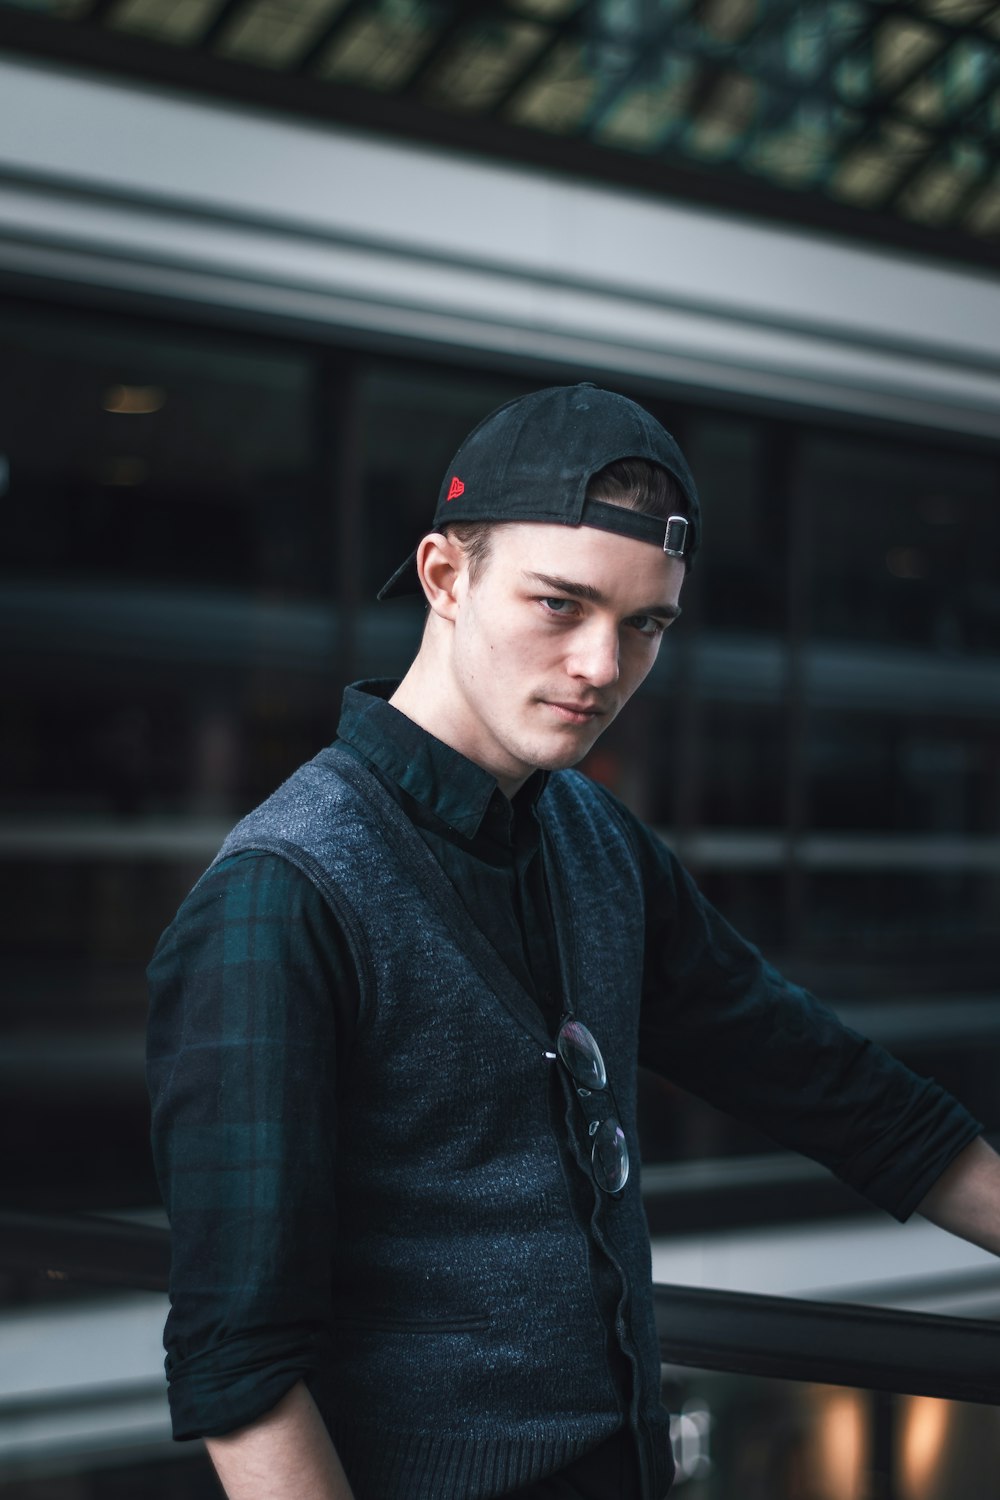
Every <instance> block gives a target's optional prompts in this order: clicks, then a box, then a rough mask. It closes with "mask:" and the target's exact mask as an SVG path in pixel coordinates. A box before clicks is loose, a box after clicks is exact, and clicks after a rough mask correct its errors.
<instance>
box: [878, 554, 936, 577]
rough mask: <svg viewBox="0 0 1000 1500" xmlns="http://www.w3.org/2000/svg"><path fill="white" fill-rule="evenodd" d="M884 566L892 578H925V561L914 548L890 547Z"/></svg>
mask: <svg viewBox="0 0 1000 1500" xmlns="http://www.w3.org/2000/svg"><path fill="white" fill-rule="evenodd" d="M885 565H886V567H887V568H888V569H889V572H890V573H891V574H892V576H893V578H926V577H927V559H926V558H925V557H924V554H923V553H922V552H921V551H920V550H919V549H918V548H916V547H890V548H889V550H888V552H887V553H886V554H885Z"/></svg>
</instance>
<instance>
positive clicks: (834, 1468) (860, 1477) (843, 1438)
mask: <svg viewBox="0 0 1000 1500" xmlns="http://www.w3.org/2000/svg"><path fill="white" fill-rule="evenodd" d="M816 1396H817V1397H818V1408H819V1409H818V1412H817V1418H818V1421H817V1427H816V1450H815V1451H816V1473H817V1474H822V1475H823V1478H824V1481H825V1483H826V1484H828V1485H829V1493H830V1494H831V1495H837V1496H839V1497H841V1500H861V1496H862V1494H863V1492H864V1488H865V1486H864V1471H865V1457H866V1422H865V1410H864V1405H863V1401H862V1398H861V1396H860V1394H859V1392H857V1391H836V1390H829V1389H826V1390H824V1389H823V1388H822V1387H819V1388H817V1390H816Z"/></svg>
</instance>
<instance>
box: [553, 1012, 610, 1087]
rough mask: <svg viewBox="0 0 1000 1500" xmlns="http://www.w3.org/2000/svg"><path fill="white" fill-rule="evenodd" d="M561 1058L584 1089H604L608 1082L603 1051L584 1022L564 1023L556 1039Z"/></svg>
mask: <svg viewBox="0 0 1000 1500" xmlns="http://www.w3.org/2000/svg"><path fill="white" fill-rule="evenodd" d="M556 1047H557V1048H558V1050H559V1056H560V1057H561V1058H562V1060H563V1062H564V1063H565V1065H566V1067H567V1068H568V1069H569V1072H570V1075H571V1077H572V1078H573V1079H574V1080H575V1082H576V1083H578V1084H579V1086H580V1087H581V1088H584V1089H603V1088H604V1087H605V1085H606V1084H607V1081H608V1075H607V1073H606V1072H605V1070H604V1058H603V1057H602V1056H601V1049H600V1047H599V1046H598V1045H597V1043H596V1042H595V1041H594V1038H593V1037H592V1036H591V1034H590V1032H589V1031H588V1030H587V1028H586V1026H584V1025H583V1023H582V1021H564V1022H563V1024H562V1026H561V1027H560V1030H559V1035H558V1037H557V1038H556Z"/></svg>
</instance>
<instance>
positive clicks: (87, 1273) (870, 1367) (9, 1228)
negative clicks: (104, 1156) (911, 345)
mask: <svg viewBox="0 0 1000 1500" xmlns="http://www.w3.org/2000/svg"><path fill="white" fill-rule="evenodd" d="M0 1268H2V1269H4V1270H7V1271H21V1272H28V1273H34V1274H38V1273H42V1274H44V1275H48V1276H50V1277H53V1278H56V1279H58V1280H60V1281H61V1280H66V1281H81V1282H97V1283H100V1284H103V1285H108V1286H115V1287H119V1288H130V1289H133V1290H135V1289H138V1290H144V1291H154V1292H163V1291H166V1289H167V1280H168V1275H169V1270H170V1234H169V1231H168V1230H166V1229H160V1228H154V1227H151V1226H149V1225H146V1224H130V1223H128V1222H126V1221H123V1220H120V1219H110V1218H102V1217H99V1216H98V1215H95V1214H91V1215H88V1214H72V1215H70V1214H66V1215H57V1214H27V1213H0ZM653 1295H654V1303H655V1310H656V1323H657V1331H658V1333H659V1337H660V1353H661V1357H662V1358H663V1360H664V1361H665V1362H666V1363H668V1364H672V1365H684V1366H691V1367H693V1368H696V1369H704V1370H724V1371H728V1372H730V1373H733V1374H740V1375H767V1376H772V1377H775V1378H778V1379H782V1380H800V1381H809V1382H819V1383H822V1384H826V1385H847V1386H853V1387H857V1388H861V1389H865V1390H877V1391H893V1392H896V1393H897V1394H900V1395H914V1396H937V1397H940V1398H943V1399H946V1400H952V1401H975V1402H982V1403H987V1404H989V1405H1000V1323H992V1322H986V1321H982V1320H979V1319H975V1318H953V1317H946V1316H943V1315H941V1314H938V1313H915V1312H900V1311H895V1310H889V1309H886V1308H880V1307H860V1306H856V1305H854V1304H851V1303H842V1302H813V1301H807V1300H805V1299H799V1298H794V1297H767V1296H762V1295H760V1294H759V1293H756V1292H752V1293H751V1292H720V1291H707V1290H705V1289H704V1288H701V1287H687V1286H663V1285H659V1286H656V1287H654V1289H653Z"/></svg>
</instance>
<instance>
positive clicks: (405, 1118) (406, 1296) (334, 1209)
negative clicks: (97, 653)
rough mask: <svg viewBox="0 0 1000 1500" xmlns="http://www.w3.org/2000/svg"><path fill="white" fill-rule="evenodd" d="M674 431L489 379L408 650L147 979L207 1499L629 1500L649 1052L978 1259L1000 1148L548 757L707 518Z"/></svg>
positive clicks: (398, 578) (630, 406)
mask: <svg viewBox="0 0 1000 1500" xmlns="http://www.w3.org/2000/svg"><path fill="white" fill-rule="evenodd" d="M700 525H701V521H700V512H699V505H698V498H697V494H696V491H695V486H694V483H693V481H692V478H691V475H690V473H689V471H688V467H687V464H686V463H685V461H684V458H683V456H682V454H681V453H680V450H679V449H678V447H677V445H676V444H675V443H674V441H673V439H672V438H671V437H670V436H669V435H668V434H667V433H666V432H665V431H664V430H663V428H662V427H660V426H659V424H658V423H656V422H655V421H654V420H653V419H652V418H651V417H650V416H649V414H648V413H646V412H645V411H643V410H642V409H641V408H640V407H638V406H636V405H635V404H634V403H633V402H631V401H628V400H626V399H625V398H624V397H621V396H618V395H615V394H613V393H611V392H608V391H602V390H598V389H596V388H595V387H593V386H590V385H583V386H575V387H565V388H556V389H552V390H546V391H540V392H536V393H534V394H532V395H530V396H526V397H523V398H521V399H520V400H518V401H514V402H511V403H509V404H508V405H506V406H504V407H501V408H500V409H499V410H498V411H496V412H494V413H492V414H491V415H490V416H488V417H487V418H485V419H484V421H483V422H482V423H480V425H479V426H478V427H477V428H476V429H475V430H474V431H473V432H472V433H471V434H470V435H469V437H468V438H467V439H466V441H465V442H464V443H463V445H462V447H461V448H460V450H459V452H458V454H457V455H456V457H455V460H454V463H453V464H452V466H451V467H450V469H449V470H448V472H447V474H446V475H445V478H444V483H443V485H442V489H441V495H440V498H439V502H438V508H437V512H436V515H435V517H434V522H433V529H432V530H431V532H430V533H429V534H428V535H427V536H425V537H424V539H423V541H422V542H421V543H420V545H419V547H418V548H417V549H416V552H415V553H414V554H413V556H412V557H411V558H409V559H408V560H407V562H406V563H404V564H403V566H402V567H401V568H400V569H399V571H398V572H397V573H396V574H395V575H394V577H393V578H392V579H391V580H390V582H389V584H387V585H386V588H385V589H384V590H383V595H384V594H386V593H389V592H401V591H405V590H406V589H408V588H412V589H415V590H416V589H419V590H421V591H422V593H423V596H424V598H425V599H426V602H427V606H428V616H427V624H426V628H425V632H424V636H423V641H422V644H421V647H420V650H419V652H418V654H417V657H416V659H415V660H414V662H413V663H412V665H411V667H410V669H409V671H408V672H407V674H406V676H405V677H404V678H403V680H402V682H401V683H399V684H398V685H397V684H389V685H386V684H362V685H359V686H358V687H355V688H352V689H349V690H348V692H347V694H346V696H345V701H344V710H343V717H342V720H341V725H340V730H339V735H338V740H337V742H336V744H335V745H334V746H332V747H331V748H330V749H329V750H326V751H323V752H321V753H320V755H319V756H317V757H316V759H315V760H314V761H312V762H310V763H309V764H308V765H307V766H305V767H303V768H302V769H301V770H300V771H299V772H297V773H296V774H295V776H293V777H292V778H291V780H290V781H289V782H287V783H286V784H285V785H284V787H282V788H280V789H279V791H278V792H276V793H275V794H274V796H273V797H271V798H270V799H268V801H267V802H265V803H264V804H263V806H262V807H261V808H259V809H257V811H256V812H254V813H252V814H250V816H249V817H248V818H247V819H245V820H244V821H243V822H242V823H241V824H240V825H239V826H238V827H237V828H236V829H235V830H234V832H233V833H232V834H231V835H230V836H229V838H228V839H227V840H226V843H225V844H224V846H223V849H222V851H221V853H220V856H219V858H218V859H217V860H216V861H215V863H214V864H213V866H212V867H211V868H210V870H209V871H208V872H207V873H206V875H205V876H204V877H203V878H202V880H201V881H200V882H199V884H198V885H197V886H196V887H195V889H194V891H193V892H192V893H191V895H190V896H189V897H188V899H187V901H186V902H185V903H184V906H183V907H182V908H181V911H180V912H179V914H178V916H177V918H176V920H175V922H174V923H173V925H172V926H171V927H170V928H169V929H168V931H167V932H166V933H165V934H164V937H163V939H162V940H161V943H160V946H159V948H158V950H157V953H156V956H155V958H154V960H153V963H152V965H151V969H150V978H151V988H152V997H153V1005H152V1015H151V1024H150V1064H149V1077H150V1087H151V1092H152V1098H153V1140H154V1151H155V1154H156V1160H157V1166H158V1171H159V1173H160V1177H161V1181H162V1185H163V1191H164V1200H165V1202H166V1205H167V1208H168V1211H169V1214H170V1218H171V1223H172V1227H173V1259H174V1263H173V1274H172V1285H171V1295H172V1310H171V1314H170V1318H169V1320H168V1324H167V1330H166V1335H165V1341H166V1345H167V1349H168V1360H167V1367H168V1374H169V1377H170V1397H171V1406H172V1412H173V1420H174V1430H175V1435H176V1436H178V1437H181V1438H184V1437H192V1436H197V1435H203V1436H204V1437H205V1438H206V1439H207V1442H208V1447H209V1451H210V1453H211V1455H212V1458H213V1461H214V1462H215V1464H216V1467H217V1469H218V1471H219V1474H220V1476H221V1478H222V1482H223V1484H224V1487H225V1489H226V1492H227V1494H228V1495H229V1496H230V1497H231V1500H313V1497H315V1500H347V1497H349V1496H351V1495H354V1496H356V1497H357V1500H489V1497H496V1496H501V1495H518V1496H521V1497H522V1500H526V1497H532V1500H542V1497H551V1500H555V1497H557V1496H563V1497H573V1496H588V1497H594V1500H656V1497H660V1496H662V1495H664V1494H665V1493H666V1491H667V1489H668V1488H669V1484H670V1477H671V1472H672V1465H671V1460H670V1451H669V1441H668V1425H667V1418H666V1414H665V1413H664V1412H663V1410H662V1408H661V1406H660V1402H659V1358H658V1350H657V1340H656V1333H655V1329H654V1325H653V1316H652V1306H651V1298H650V1290H649V1251H648V1237H647V1231H646V1225H645V1219H644V1216H643V1210H642V1203H641V1198H640V1192H639V1180H638V1178H639V1173H638V1143H637V1141H636V1135H635V1094H636V1067H637V1063H639V1062H641V1063H643V1064H645V1065H646V1066H648V1067H651V1068H654V1069H657V1070H658V1071H660V1072H661V1073H662V1074H664V1075H665V1076H667V1077H670V1078H676V1079H677V1080H678V1081H680V1082H682V1083H683V1084H684V1085H685V1086H686V1087H688V1088H690V1089H693V1090H695V1091H696V1092H698V1093H700V1094H702V1095H703V1096H704V1097H706V1098H707V1099H709V1100H712V1101H713V1102H715V1103H717V1104H719V1105H721V1106H722V1107H724V1108H726V1109H729V1110H730V1111H732V1112H733V1113H735V1114H737V1115H739V1116H740V1117H742V1118H744V1119H746V1120H749V1121H750V1122H752V1123H753V1124H754V1125H755V1126H756V1127H757V1128H759V1129H763V1130H765V1131H767V1132H768V1133H769V1134H770V1135H772V1136H773V1137H774V1138H775V1139H777V1140H779V1141H782V1142H784V1143H786V1144H788V1145H791V1146H794V1147H795V1148H797V1149H799V1150H801V1151H804V1152H806V1153H808V1154H810V1155H812V1156H814V1157H816V1158H817V1159H819V1160H821V1161H823V1162H825V1163H826V1164H827V1165H828V1166H829V1167H830V1168H831V1169H832V1170H834V1171H836V1172H837V1173H838V1174H839V1175H840V1176H842V1177H843V1178H844V1179H845V1180H846V1181H848V1182H850V1183H852V1184H853V1185H854V1186H855V1187H857V1188H859V1189H860V1190H861V1191H862V1192H865V1193H866V1194H867V1195H868V1196H869V1197H870V1198H871V1199H872V1200H873V1201H874V1202H876V1203H879V1204H881V1205H882V1206H883V1207H885V1208H886V1209H888V1210H889V1211H890V1212H892V1213H894V1214H895V1215H896V1216H897V1217H899V1218H905V1217H906V1216H907V1215H908V1214H909V1213H910V1212H912V1211H913V1210H914V1209H915V1208H918V1207H919V1208H920V1209H921V1211H923V1212H925V1213H928V1214H929V1215H930V1216H932V1217H934V1218H935V1219H937V1220H938V1221H939V1222H943V1223H945V1224H947V1225H948V1227H950V1228H952V1229H954V1230H955V1231H956V1232H958V1233H961V1234H965V1235H966V1236H967V1237H969V1238H971V1239H974V1240H976V1241H977V1242H978V1243H981V1244H985V1245H988V1246H989V1247H990V1248H991V1249H993V1250H1000V1163H998V1158H996V1157H995V1156H994V1155H993V1153H992V1152H991V1151H990V1150H989V1148H988V1147H986V1146H985V1145H984V1144H983V1143H982V1141H981V1140H979V1139H978V1136H979V1127H978V1126H977V1124H976V1123H975V1121H973V1120H972V1119H971V1118H970V1117H969V1115H968V1114H967V1113H966V1112H965V1111H964V1110H963V1109H962V1108H961V1107H960V1106H959V1105H958V1104H957V1103H956V1102H955V1101H954V1100H953V1099H951V1098H950V1097H949V1096H948V1095H946V1094H944V1093H943V1091H942V1090H940V1089H939V1088H938V1087H937V1086H936V1085H935V1084H933V1083H932V1082H930V1081H927V1080H922V1079H918V1078H916V1077H914V1075H912V1074H911V1073H910V1072H908V1071H907V1070H906V1069H905V1068H903V1067H902V1066H901V1065H900V1064H898V1063H897V1062H895V1061H894V1060H893V1059H892V1058H891V1057H889V1056H888V1055H887V1054H886V1053H884V1052H883V1051H881V1049H879V1048H877V1047H874V1046H873V1045H871V1044H870V1043H868V1042H866V1041H865V1040H864V1039H863V1038H861V1037H859V1036H858V1035H856V1034H855V1033H853V1032H851V1031H849V1030H847V1029H845V1028H844V1027H843V1026H842V1025H841V1024H840V1023H839V1021H838V1020H837V1019H836V1017H835V1016H834V1015H833V1014H832V1013H831V1012H830V1011H828V1010H827V1009H825V1008H824V1007H823V1006H821V1005H820V1004H819V1003H818V1002H816V1001H815V1000H813V999H812V997H811V996H808V995H806V994H804V993H803V992H802V991H800V990H798V989H797V988H795V987H794V986H792V985H790V984H788V983H787V982H786V981H784V980H783V979H782V978H781V976H780V975H778V974H777V973H776V972H775V971H774V970H773V969H771V968H770V967H769V966H768V965H767V964H766V963H765V962H764V961H763V960H762V958H761V957H760V955H759V954H758V953H757V952H756V950H755V949H753V948H752V947H751V946H750V945H749V944H747V943H745V942H744V941H743V940H742V939H741V938H740V937H739V936H738V935H737V934H736V933H735V932H733V930H732V929H731V928H730V927H728V926H727V924H726V923H725V922H724V921H723V920H722V918H721V917H720V916H719V915H718V914H717V913H716V912H715V911H714V910H713V909H712V908H711V907H710V906H709V905H708V904H707V903H706V902H705V901H704V899H703V898H702V897H701V896H700V894H699V893H698V891H697V890H696V889H695V887H694V886H693V884H692V882H691V881H690V879H689V877H688V876H687V875H686V874H685V872H684V870H683V869H682V868H681V867H680V866H679V865H678V864H677V862H676V860H675V859H674V858H673V856H672V855H671V854H670V853H669V851H668V850H667V849H666V848H665V847H664V846H663V845H662V844H660V843H659V842H658V841H657V840H656V839H655V838H654V837H653V835H652V834H651V833H650V832H649V831H648V830H647V829H646V828H645V827H644V826H643V825H642V824H641V823H639V822H638V821H637V820H636V819H635V818H634V817H632V816H631V815H630V814H629V813H628V812H627V811H626V809H625V808H624V807H623V806H622V805H621V804H620V803H618V802H617V801H616V800H615V799H614V798H613V797H612V796H610V794H608V793H607V792H606V791H604V790H603V789H601V788H599V787H597V786H595V785H594V784H592V783H590V782H588V781H587V780H586V779H585V778H584V777H582V776H581V775H579V773H576V772H573V771H571V770H570V769H569V768H570V767H572V766H574V765H575V764H576V763H577V762H578V761H579V760H580V759H581V758H582V757H583V756H584V755H585V753H586V752H587V750H589V749H590V747H591V745H593V743H594V742H595V740H596V739H597V737H598V736H599V735H600V733H601V732H602V730H603V729H604V728H605V727H606V726H607V725H608V724H609V723H610V722H611V720H612V719H613V718H614V717H615V716H616V714H617V713H618V712H619V711H620V709H621V708H622V707H623V706H624V705H625V703H626V702H627V701H628V699H629V697H630V696H631V695H632V693H633V692H635V690H636V689H637V688H638V687H639V685H640V683H641V682H642V681H643V679H644V678H645V676H646V675H647V673H648V672H649V670H650V668H651V667H652V665H653V663H654V661H655V659H656V655H657V652H658V650H659V648H660V643H661V639H662V636H663V633H664V631H665V630H666V629H667V628H668V627H669V626H670V625H671V623H672V622H673V621H674V620H675V619H676V618H677V616H678V614H679V612H680V607H679V598H680V594H681V587H682V584H683V581H684V575H685V571H686V569H687V567H688V566H690V561H691V558H692V556H693V554H694V552H695V550H696V547H697V545H698V542H699V539H700Z"/></svg>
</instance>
